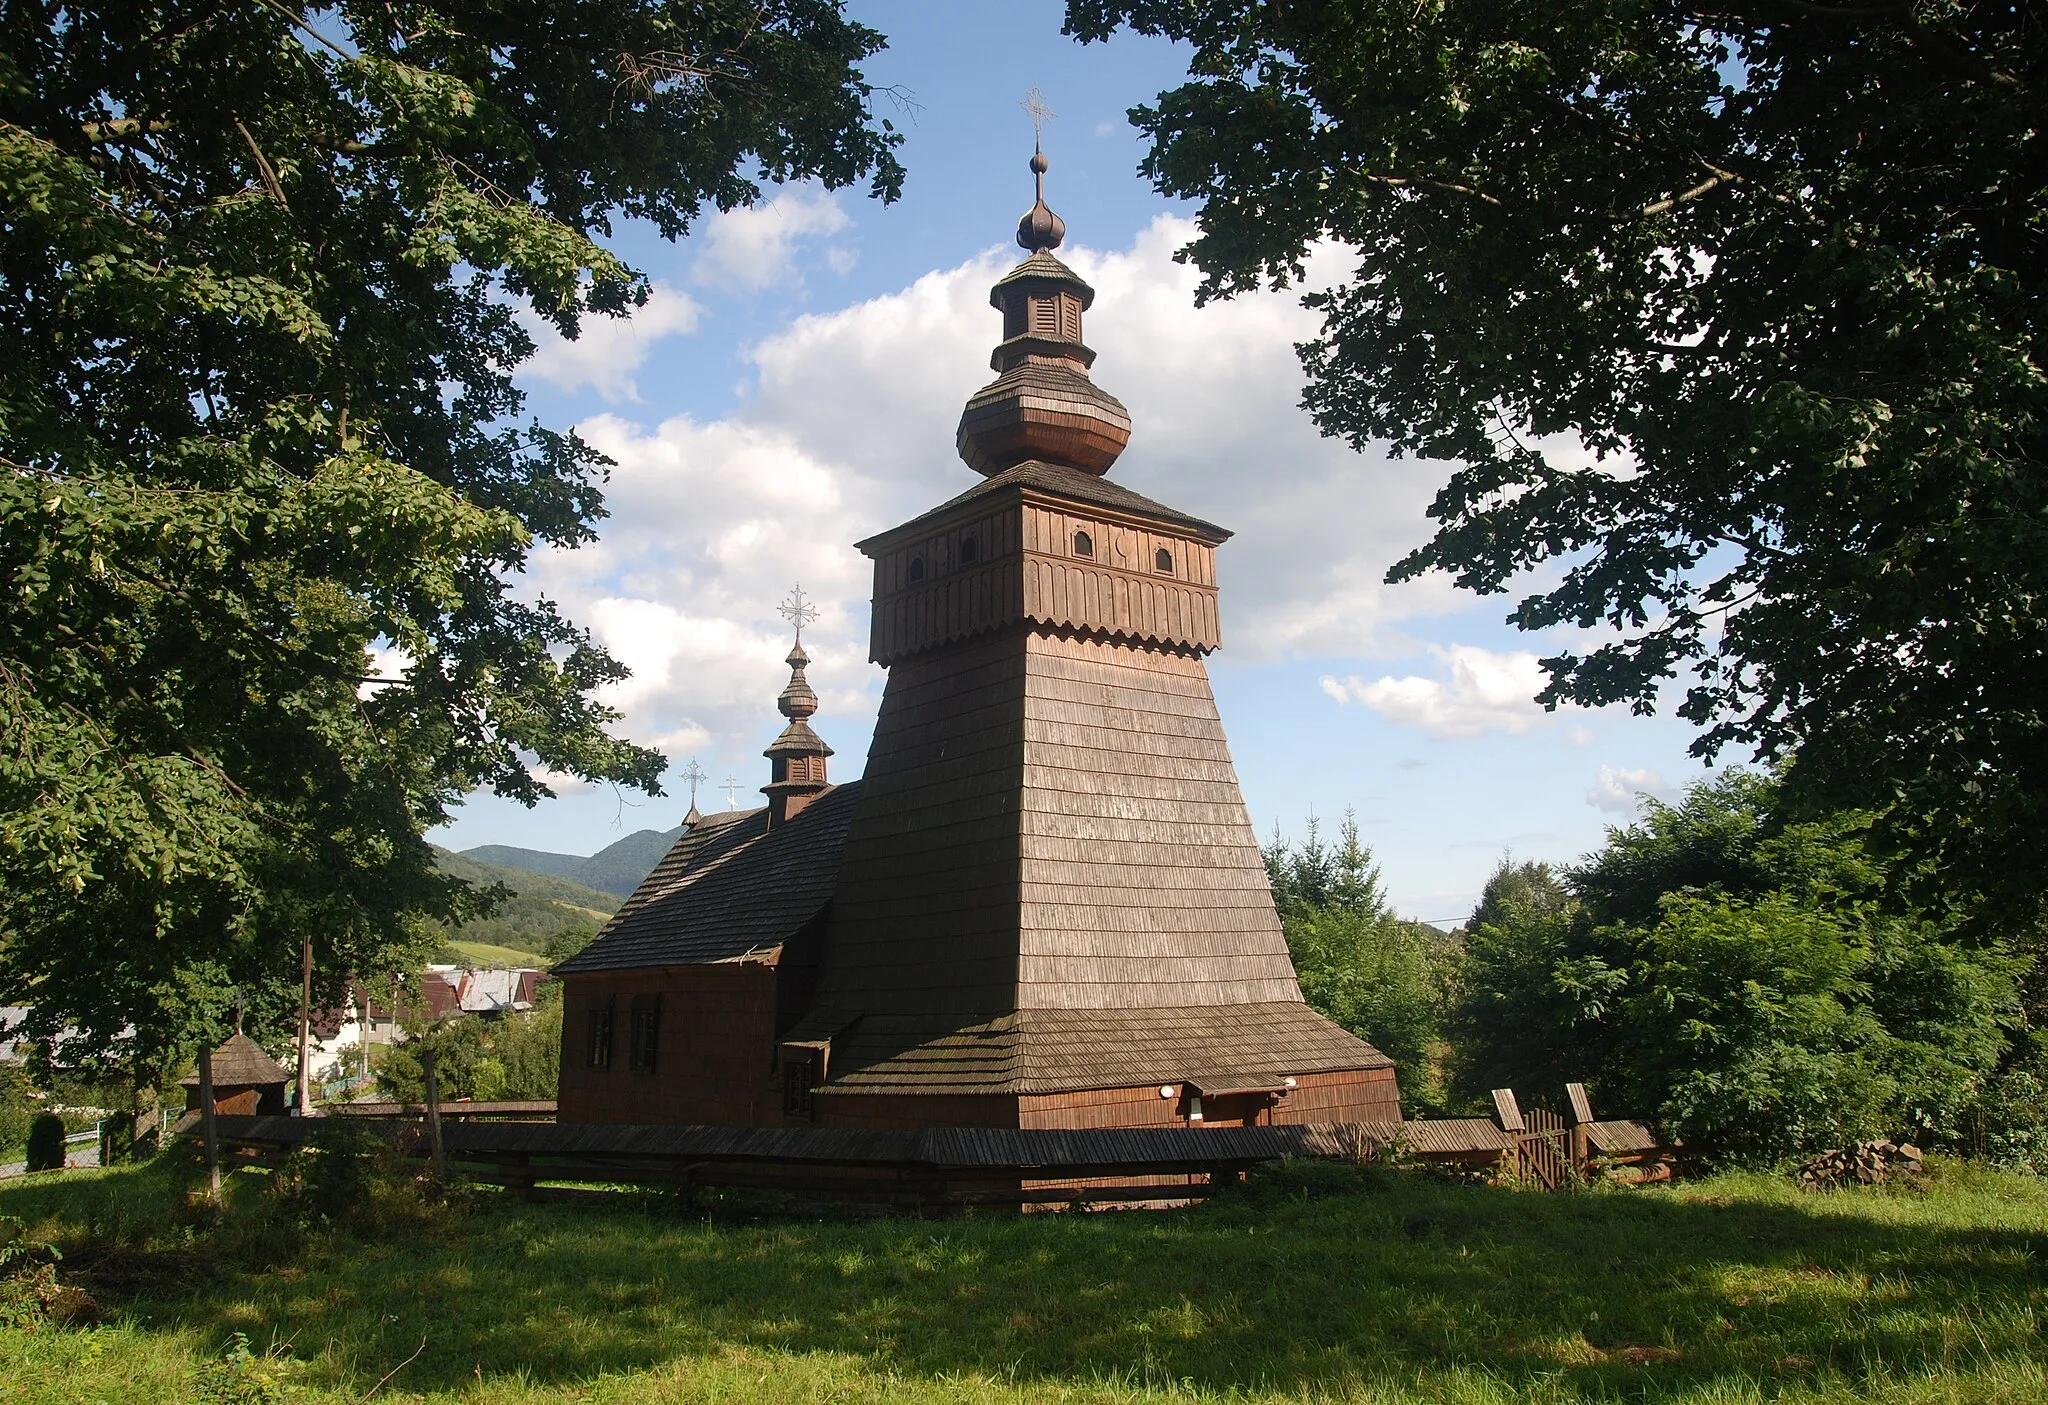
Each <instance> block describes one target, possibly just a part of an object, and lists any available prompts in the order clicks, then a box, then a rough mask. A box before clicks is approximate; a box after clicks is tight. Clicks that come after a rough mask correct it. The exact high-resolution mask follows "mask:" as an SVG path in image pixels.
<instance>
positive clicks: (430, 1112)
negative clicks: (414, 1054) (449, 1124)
mask: <svg viewBox="0 0 2048 1405" xmlns="http://www.w3.org/2000/svg"><path fill="white" fill-rule="evenodd" d="M420 1067H421V1068H422V1069H423V1070H425V1072H426V1075H427V1149H428V1150H429V1151H430V1152H432V1153H433V1157H434V1180H435V1181H436V1182H438V1183H440V1184H444V1185H445V1184H446V1183H447V1181H448V1158H447V1157H446V1156H445V1155H444V1154H443V1153H442V1151H441V1083H440V1080H439V1079H437V1078H436V1077H435V1076H434V1051H433V1050H432V1049H426V1050H423V1051H421V1053H420Z"/></svg>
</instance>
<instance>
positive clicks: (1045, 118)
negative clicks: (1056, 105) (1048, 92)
mask: <svg viewBox="0 0 2048 1405" xmlns="http://www.w3.org/2000/svg"><path fill="white" fill-rule="evenodd" d="M1017 106H1019V107H1021V108H1023V109H1024V110H1025V111H1026V112H1027V113H1029V114H1030V115H1031V144H1032V145H1033V146H1037V145H1039V144H1040V143H1041V142H1042V141H1044V139H1045V124H1046V123H1048V122H1050V121H1052V119H1053V118H1055V117H1057V116H1059V114H1058V113H1057V112H1054V111H1053V110H1052V109H1051V108H1050V107H1048V106H1047V105H1046V101H1045V94H1044V93H1042V92H1040V91H1039V88H1038V85H1037V84H1036V83H1033V84H1032V85H1031V91H1030V92H1028V93H1026V94H1025V95H1024V96H1023V97H1022V98H1020V99H1018V102H1017Z"/></svg>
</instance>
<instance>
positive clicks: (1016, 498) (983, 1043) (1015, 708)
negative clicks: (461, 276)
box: [555, 155, 1400, 1128]
mask: <svg viewBox="0 0 2048 1405" xmlns="http://www.w3.org/2000/svg"><path fill="white" fill-rule="evenodd" d="M1032 169H1033V171H1034V172H1035V173H1036V174H1037V176H1038V188H1039V193H1038V200H1037V202H1036V203H1035V204H1034V205H1033V207H1032V208H1031V210H1030V211H1029V212H1028V213H1027V214H1026V215H1025V216H1024V218H1023V219H1022V221H1020V223H1019V226H1018V231H1017V238H1018V242H1019V243H1020V244H1021V245H1022V246H1023V247H1024V248H1025V249H1026V250H1027V251H1028V257H1026V258H1025V259H1024V261H1023V262H1022V263H1020V264H1019V265H1018V266H1017V267H1016V268H1015V269H1013V270H1011V271H1010V272H1009V273H1008V274H1006V275H1005V276H1004V277H1003V278H1002V279H1000V280H999V281H998V282H997V283H996V285H995V287H994V289H993V291H992V293H991V298H990V301H991V303H992V304H993V305H994V307H995V308H996V309H997V310H998V311H999V312H1000V313H1001V314H1002V340H1001V342H1000V344H999V345H998V346H997V347H996V350H995V354H994V357H993V360H992V365H993V368H994V370H995V371H996V372H997V377H996V379H995V380H994V381H993V382H991V383H990V384H989V385H988V386H987V387H985V388H984V389H982V390H981V391H979V392H977V393H976V394H975V395H974V396H973V397H972V398H971V399H970V400H969V401H968V403H967V407H966V410H965V412H964V413H963V415H962V416H961V419H960V424H959V428H958V433H957V440H956V442H957V445H958V448H959V452H960V456H961V458H962V459H964V460H965V461H966V463H967V464H968V465H969V467H971V468H973V469H974V470H975V471H977V472H978V473H980V474H981V475H982V476H983V481H982V482H981V483H979V484H977V485H976V486H974V487H973V488H971V489H969V490H968V491H966V492H964V493H962V494H960V495H959V496H958V497H956V498H954V499H952V500H951V501H949V502H946V503H943V504H941V505H940V506H938V507H936V508H934V509H932V510H931V511H929V512H927V513H925V514H923V515H921V516H919V517H917V518H915V519H913V520H912V521H909V522H906V523H904V524H903V525H901V526H899V527H896V528H893V529H891V530H889V531H886V532H883V533H881V534H880V535H877V536H875V537H872V538H870V539H868V540H867V541H864V542H861V543H859V547H860V550H861V551H862V552H864V553H865V554H866V555H867V556H868V557H869V558H870V559H871V560H872V561H873V562H874V611H873V626H872V635H871V641H870V656H871V657H872V658H873V659H874V661H875V662H876V663H878V664H880V665H882V666H883V667H885V668H886V669H888V671H889V676H888V682H887V686H886V689H885V691H884V694H883V699H882V705H881V711H880V716H879V718H878V721H877V723H876V728H875V736H874V742H873V745H872V747H871V749H870V751H869V754H868V763H867V769H866V773H865V775H864V776H862V777H861V779H859V780H855V781H849V782H846V783H844V784H838V785H835V784H833V783H831V781H830V780H829V779H828V777H827V762H828V758H830V757H831V755H832V751H831V748H830V747H828V746H827V745H826V744H825V743H824V742H823V741H822V740H821V739H820V738H819V736H818V734H817V733H816V732H814V731H813V730H812V728H811V718H812V717H813V715H814V714H815V713H816V712H817V709H818V698H817V695H816V693H815V692H814V691H813V690H812V688H811V686H810V684H809V682H808V681H807V679H806V678H805V667H806V665H807V664H808V663H809V661H810V660H809V657H808V655H807V654H806V652H805V650H804V648H803V639H802V631H803V626H804V624H805V623H806V622H807V621H808V620H809V618H810V617H811V613H812V612H811V611H810V610H809V609H808V608H807V607H806V606H805V605H804V603H803V601H802V598H801V595H800V594H798V595H796V596H793V597H792V600H791V602H790V604H789V606H788V607H786V610H785V613H786V614H788V615H789V616H790V618H791V620H792V623H793V624H794V625H795V628H796V635H797V639H796V645H795V647H794V648H793V649H792V650H791V651H790V654H789V659H788V663H789V668H790V679H789V685H788V686H787V687H786V688H785V689H784V690H783V692H782V695H781V698H780V700H779V707H780V710H781V713H782V715H783V716H784V717H785V718H786V719H787V720H788V725H787V726H786V728H785V729H784V730H783V732H782V734H781V735H780V736H779V737H778V738H777V739H776V740H775V742H774V744H773V745H772V746H770V747H769V748H768V751H767V757H768V760H769V762H770V768H769V769H770V775H769V780H768V783H767V784H766V785H764V786H763V787H762V790H763V792H764V793H765V795H766V797H767V803H766V804H765V805H764V806H762V807H761V808H759V809H754V810H749V811H745V812H740V813H729V814H721V815H710V816H703V815H698V814H697V813H696V811H695V808H694V807H692V811H691V815H690V819H689V823H688V827H687V828H686V830H685V832H684V833H683V835H682V837H681V838H680V839H679V840H677V841H676V844H675V845H674V847H673V848H672V849H671V850H670V851H669V853H668V854H667V856H666V857H664V858H663V859H662V861H661V862H660V863H659V864H658V865H657V866H656V867H655V869H654V870H653V872H651V873H650V874H649V875H648V877H647V879H646V881H645V882H644V883H642V884H641V885H640V888H639V890H638V891H637V892H635V893H634V894H633V896H632V898H631V899H630V900H629V901H628V902H627V903H626V904H625V906H624V907H622V908H621V909H620V910H619V912H618V914H617V915H616V916H615V917H614V918H613V919H612V921H611V922H610V923H609V924H608V925H607V926H606V928H605V929H604V931H603V932H602V933H601V934H600V935H599V937H598V938H597V940H596V941H595V942H593V943H592V944H591V946H590V947H589V948H588V949H587V950H585V951H583V952H582V953H580V954H579V955H577V956H574V957H572V958H570V959H569V960H567V961H565V962H563V963H562V964H561V965H559V966H557V967H556V968H555V973H556V974H557V975H558V976H559V977H561V979H562V980H563V981H564V982H565V987H564V990H565V998H564V1019H563V1044H562V1079H561V1090H560V1112H559V1120H560V1121H562V1122H564V1123H713V1124H730V1125H741V1126H781V1125H816V1126H825V1127H874V1128H905V1127H923V1126H933V1125H958V1126H988V1127H1129V1126H1170V1125H1188V1126H1196V1125H1209V1126H1214V1125H1250V1124H1263V1123H1286V1122H1292V1123H1301V1122H1357V1121H1367V1120H1376V1119H1398V1118H1399V1116H1400V1106H1399V1097H1398V1094H1397V1092H1396V1089H1395V1083H1394V1069H1393V1065H1392V1061H1391V1060H1389V1059H1388V1058H1386V1057H1385V1056H1384V1055H1382V1054H1381V1053H1380V1052H1379V1051H1378V1050H1376V1049H1374V1048H1373V1047H1372V1046H1371V1045H1369V1044H1367V1043H1365V1042H1364V1041H1363V1040H1360V1039H1358V1038H1356V1037H1355V1036H1353V1035H1351V1034H1350V1033H1348V1032H1346V1031H1345V1030H1343V1029H1340V1028H1338V1027H1337V1026H1336V1025H1334V1024H1332V1023H1331V1022H1330V1021H1328V1020H1326V1019H1324V1018H1323V1017H1322V1016H1321V1015H1319V1014H1317V1013H1316V1012H1314V1011H1313V1010H1311V1009H1310V1008H1309V1007H1308V1006H1307V1005H1306V1004H1305V1003H1304V1002H1303V1000H1302V996H1301V990H1300V987H1299V985H1298V984H1297V982H1296V979H1295V974H1294V969H1293V966H1292V964H1291V962H1290V960H1289V957H1288V953H1287V946H1286V942H1285V940H1284V939H1283V937H1282V934H1281V929H1280V921H1279V918H1278V915H1277V914H1276V912H1275V910H1274V905H1273V898H1272V893H1271V890H1270V888H1269V886H1268V883H1267V878H1266V871H1265V867H1264V864H1263V862H1262V860H1261V857H1260V853H1259V848H1258V843H1257V841H1256V839H1255V838H1254V836H1253V833H1252V828H1251V823H1250V820H1249V818H1248V816H1247V814H1246V812H1245V806H1244V799H1243V796H1242V794H1241V792H1240V790H1239V787H1238V781H1237V775H1236V772H1235V769H1234V768H1233V766H1232V763H1231V759H1230V753H1229V748H1228V745H1227V743H1226V741H1225V739H1224V734H1223V727H1222V722H1221V719H1220V718H1219V716H1218V713H1217V709H1216V704H1215V700H1214V697H1213V696H1212V693H1211V690H1210V686H1209V679H1208V673H1207V668H1206V666H1205V664H1204V659H1205V658H1206V656H1207V655H1208V654H1210V653H1211V652H1213V651H1214V650H1216V649H1217V648H1218V647H1220V645H1221V642H1222V639H1221V631H1220V628H1219V625H1218V616H1217V580H1216V571H1215V557H1216V551H1217V548H1218V547H1220V546H1222V545H1223V544H1224V542H1225V541H1226V540H1227V539H1228V537H1229V535H1230V534H1229V533H1228V532H1226V531H1224V530H1223V529H1222V528H1220V527H1217V526H1215V525H1213V524H1211V523H1208V522H1205V521H1202V520H1201V519H1199V518H1196V517H1193V516H1190V515H1188V514H1186V513H1183V512H1180V511H1177V510H1175V509H1173V508H1170V507H1167V506H1165V505H1163V504H1161V503H1157V502H1154V501H1152V500H1151V499H1149V498H1146V497H1143V496H1140V495H1139V494H1137V493H1135V492H1132V491H1131V490H1129V489H1128V488H1124V487H1122V486H1120V485H1118V484H1116V483H1113V482H1111V481H1110V480H1109V479H1108V478H1106V477H1105V476H1104V475H1105V473H1106V472H1107V470H1108V469H1109V468H1110V467H1111V466H1112V464H1114V462H1115V461H1116V459H1117V457H1118V455H1119V454H1120V453H1121V452H1122V450H1123V448H1124V446H1125V444H1126V442H1127V441H1128V439H1129V437H1130V433H1131V422H1130V417H1129V415H1128V414H1127V413H1126V411H1125V409H1124V407H1123V405H1122V404H1120V403H1119V402H1118V401H1117V400H1116V399H1115V398H1114V397H1112V396H1111V395H1109V394H1108V393H1107V392H1106V391H1104V390H1102V389H1100V388H1099V387H1097V386H1096V385H1095V384H1094V382H1093V380H1092V379H1091V377H1090V367H1091V366H1092V364H1093V362H1094V360H1095V353H1094V352H1093V351H1091V350H1090V349H1089V348H1088V347H1087V346H1086V344H1085V343H1084V342H1083V341H1082V315H1083V313H1084V312H1086V311H1087V310H1088V308H1089V307H1090V305H1091V304H1092V303H1093V301H1094V296H1095V294H1094V291H1093V289H1091V288H1090V287H1089V286H1088V285H1087V284H1086V283H1085V282H1083V281H1082V279H1081V278H1080V277H1078V276H1077V275H1076V274H1075V273H1074V272H1073V270H1071V269H1070V268H1068V267H1067V266H1066V265H1065V264H1064V263H1062V262H1061V261H1060V260H1059V259H1058V258H1056V257H1055V256H1054V254H1053V252H1052V251H1053V250H1054V249H1056V248H1057V247H1059V245H1060V243H1061V241H1062V239H1063V237H1064V228H1063V226H1062V224H1061V222H1060V220H1059V218H1058V216H1056V215H1054V214H1053V212H1052V211H1051V210H1050V209H1049V208H1048V207H1047V206H1046V204H1045V199H1044V172H1045V169H1046V163H1045V158H1044V157H1043V156H1039V155H1034V157H1033V158H1032Z"/></svg>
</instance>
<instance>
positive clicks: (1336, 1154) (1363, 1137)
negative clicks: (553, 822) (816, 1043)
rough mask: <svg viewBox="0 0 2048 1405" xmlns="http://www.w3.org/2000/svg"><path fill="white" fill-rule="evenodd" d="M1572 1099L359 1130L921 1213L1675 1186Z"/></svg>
mask: <svg viewBox="0 0 2048 1405" xmlns="http://www.w3.org/2000/svg"><path fill="white" fill-rule="evenodd" d="M1572 1086H1573V1091H1572V1094H1571V1098H1570V1101H1571V1107H1572V1116H1571V1119H1570V1120H1569V1121H1567V1120H1566V1119H1565V1118H1564V1117H1562V1116H1560V1115H1559V1114H1557V1113H1554V1112H1551V1111H1549V1110H1548V1109H1544V1108H1533V1109H1531V1110H1529V1111H1528V1112H1526V1113H1525V1112H1523V1110H1522V1109H1521V1107H1520V1106H1519V1104H1518V1102H1517V1100H1516V1098H1515V1095H1514V1093H1513V1092H1512V1091H1510V1090H1507V1089H1502V1090H1500V1091H1498V1092H1496V1093H1495V1094H1494V1107H1495V1113H1496V1115H1495V1117H1494V1118H1493V1119H1487V1118H1446V1119H1436V1120H1427V1121H1414V1122H1391V1121H1389V1122H1364V1123H1344V1124H1326V1125H1321V1126H1292V1127H1290V1126H1279V1127H1270V1126H1269V1127H1214V1126H1212V1127H1201V1128H1188V1127H1139V1128H1082V1129H1050V1128H977V1127H929V1128H925V1129H923V1130H919V1131H860V1130H853V1129H843V1128H829V1127H788V1128H780V1127H664V1126H584V1125H571V1126H560V1125H556V1124H555V1123H554V1122H553V1121H552V1120H551V1119H552V1113H553V1108H552V1106H551V1105H534V1104H517V1103H441V1104H440V1105H439V1111H440V1113H441V1119H440V1123H439V1124H438V1125H437V1124H436V1123H434V1122H433V1121H432V1120H431V1119H429V1121H428V1122H427V1123H426V1124H425V1125H423V1124H422V1123H421V1122H420V1121H417V1120H414V1119H416V1118H418V1117H419V1115H420V1113H421V1111H422V1109H420V1108H417V1107H411V1106H406V1105H401V1104H396V1103H393V1104H387V1105H384V1106H382V1107H377V1108H376V1111H378V1112H384V1111H386V1110H387V1109H388V1110H389V1112H390V1113H391V1115H389V1116H381V1117H379V1116H367V1115H365V1114H366V1113H367V1112H369V1111H370V1109H369V1108H367V1107H365V1106H364V1105H361V1104H356V1105H353V1106H352V1107H351V1109H350V1112H349V1113H348V1117H349V1120H350V1121H351V1122H358V1123H359V1124H360V1125H362V1126H365V1127H368V1128H372V1129H374V1130H376V1131H377V1132H378V1133H379V1135H382V1136H387V1137H390V1138H393V1139H395V1140H397V1141H398V1142H399V1143H400V1144H401V1145H403V1146H404V1147H405V1148H406V1149H407V1150H408V1152H409V1153H411V1154H413V1155H417V1156H419V1157H421V1158H422V1159H432V1160H433V1161H434V1162H435V1163H436V1165H437V1167H439V1166H452V1167H454V1168H456V1169H459V1170H460V1171H461V1172H463V1173H464V1174H465V1175H468V1176H470V1177H472V1178H474V1179H477V1180H480V1181H484V1182H487V1183H494V1184H499V1185H505V1186H510V1187H513V1188H515V1189H519V1190H522V1191H525V1192H527V1193H529V1194H531V1193H534V1192H535V1190H536V1187H537V1186H540V1185H543V1184H554V1183H561V1182H568V1183H572V1184H573V1183H578V1182H581V1183H586V1184H588V1183H598V1184H611V1183H629V1184H656V1185H678V1186H731V1187H752V1188H761V1189H773V1190H780V1191H785V1192H789V1193H792V1194H796V1195H801V1196H805V1197H809V1198H820V1199H833V1200H848V1201H854V1202H858V1203H869V1204H878V1205H885V1206H889V1207H892V1208H897V1209H903V1210H910V1211H922V1210H924V1209H927V1208H935V1207H943V1206H961V1205H1011V1206H1030V1205H1042V1204H1061V1203H1092V1202H1099V1201H1124V1202H1132V1201H1141V1202H1142V1201H1187V1200H1193V1199H1199V1198H1201V1197H1203V1196H1205V1195H1207V1194H1208V1193H1209V1192H1210V1191H1211V1190H1212V1189H1213V1188H1215V1187H1216V1186H1218V1185H1223V1184H1228V1183H1232V1182H1235V1181H1237V1180H1239V1179H1240V1178H1242V1176H1243V1175H1244V1174H1245V1173H1246V1172H1247V1171H1248V1170H1249V1169H1250V1168H1252V1167H1254V1166H1256V1165H1259V1164H1261V1163H1263V1162H1271V1161H1278V1160H1281V1159H1283V1158H1286V1157H1291V1156H1303V1157H1322V1158H1337V1159H1344V1160H1350V1161H1369V1160H1383V1159H1394V1158H1397V1157H1398V1158H1401V1159H1409V1160H1415V1161H1421V1162H1445V1163H1453V1164H1460V1165H1464V1166H1468V1167H1471V1168H1473V1169H1474V1170H1477V1171H1490V1172H1496V1173H1498V1172H1505V1173H1506V1174H1507V1175H1509V1176H1510V1177H1512V1178H1514V1179H1516V1180H1518V1181H1520V1182H1521V1183H1523V1184H1525V1185H1532V1186H1540V1187H1542V1188H1544V1189H1547V1190H1565V1189H1570V1188H1572V1187H1574V1186H1577V1185H1580V1184H1583V1183H1584V1182H1585V1180H1586V1179H1587V1178H1589V1177H1590V1176H1592V1175H1593V1174H1596V1173H1599V1172H1602V1171H1604V1172H1605V1173H1607V1174H1609V1175H1611V1176H1614V1177H1615V1178H1616V1179H1626V1180H1631V1181H1644V1180H1658V1179H1664V1178H1667V1177H1668V1176H1669V1174H1670V1161H1669V1149H1668V1148H1666V1147H1664V1146H1661V1145H1660V1144H1659V1142H1658V1139H1657V1138H1656V1136H1655V1135H1653V1133H1652V1132H1651V1130H1650V1129H1649V1128H1647V1127H1645V1126H1644V1125H1643V1124H1641V1123H1638V1122H1627V1121H1614V1122H1596V1121H1594V1120H1593V1117H1592V1108H1591V1105H1590V1103H1589V1102H1588V1100H1587V1099H1586V1097H1585V1090H1584V1089H1583V1088H1579V1087H1578V1086H1577V1085H1572ZM329 1111H339V1109H329ZM522 1117H523V1118H525V1119H527V1120H496V1119H507V1118H522ZM540 1119H548V1120H540ZM321 1121H322V1119H320V1118H311V1119H307V1118H298V1117H223V1118H220V1119H219V1136H220V1140H221V1143H222V1145H223V1146H225V1147H227V1148H228V1149H229V1150H230V1152H231V1154H234V1155H237V1156H239V1157H240V1159H243V1160H246V1161H275V1160H276V1159H278V1158H279V1157H280V1156H282V1155H283V1154H285V1153H287V1152H289V1151H291V1150H292V1149H294V1148H296V1147H298V1146H300V1145H302V1144H304V1143H305V1142H306V1140H307V1139H308V1138H310V1137H311V1136H312V1135H313V1134H314V1132H315V1130H316V1129H317V1128H318V1127H319V1126H320V1124H321Z"/></svg>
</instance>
